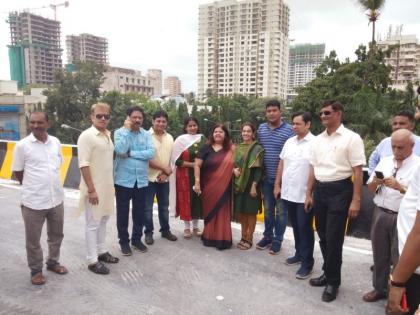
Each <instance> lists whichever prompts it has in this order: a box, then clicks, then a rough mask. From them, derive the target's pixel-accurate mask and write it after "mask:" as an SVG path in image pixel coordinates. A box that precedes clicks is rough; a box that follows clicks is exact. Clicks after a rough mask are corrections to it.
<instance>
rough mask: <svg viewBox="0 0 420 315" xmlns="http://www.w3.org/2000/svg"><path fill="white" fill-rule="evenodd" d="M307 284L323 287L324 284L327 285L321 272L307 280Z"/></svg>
mask: <svg viewBox="0 0 420 315" xmlns="http://www.w3.org/2000/svg"><path fill="white" fill-rule="evenodd" d="M309 284H310V285H311V286H313V287H323V286H324V285H327V278H326V277H325V275H324V274H323V275H322V276H320V277H318V278H312V279H311V280H309Z"/></svg>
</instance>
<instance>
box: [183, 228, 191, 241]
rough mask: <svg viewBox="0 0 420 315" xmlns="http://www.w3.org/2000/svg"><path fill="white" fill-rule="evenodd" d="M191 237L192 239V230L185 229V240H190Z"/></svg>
mask: <svg viewBox="0 0 420 315" xmlns="http://www.w3.org/2000/svg"><path fill="white" fill-rule="evenodd" d="M191 237H192V234H191V230H190V229H185V230H184V238H186V239H190V238H191Z"/></svg>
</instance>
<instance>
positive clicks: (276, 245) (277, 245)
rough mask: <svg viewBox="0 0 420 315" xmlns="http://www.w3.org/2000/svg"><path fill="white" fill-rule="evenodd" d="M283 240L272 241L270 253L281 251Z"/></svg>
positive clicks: (274, 253)
mask: <svg viewBox="0 0 420 315" xmlns="http://www.w3.org/2000/svg"><path fill="white" fill-rule="evenodd" d="M280 248H281V242H280V241H273V242H272V243H271V248H270V252H269V253H270V254H271V255H278V254H279V253H280Z"/></svg>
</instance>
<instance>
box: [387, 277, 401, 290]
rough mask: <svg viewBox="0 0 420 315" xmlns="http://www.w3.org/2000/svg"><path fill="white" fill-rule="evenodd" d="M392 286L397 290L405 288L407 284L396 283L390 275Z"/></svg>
mask: <svg viewBox="0 0 420 315" xmlns="http://www.w3.org/2000/svg"><path fill="white" fill-rule="evenodd" d="M389 280H390V284H391V286H393V287H396V288H405V283H403V282H396V281H394V280H393V278H392V275H389Z"/></svg>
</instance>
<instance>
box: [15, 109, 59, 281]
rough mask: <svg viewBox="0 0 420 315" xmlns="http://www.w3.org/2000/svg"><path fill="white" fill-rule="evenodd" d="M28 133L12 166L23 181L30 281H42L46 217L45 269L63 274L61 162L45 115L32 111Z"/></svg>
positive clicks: (20, 142)
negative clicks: (61, 250)
mask: <svg viewBox="0 0 420 315" xmlns="http://www.w3.org/2000/svg"><path fill="white" fill-rule="evenodd" d="M29 127H30V129H31V134H30V135H29V136H27V137H26V138H24V139H22V140H20V141H19V142H18V143H17V144H16V147H15V150H14V152H13V166H12V170H13V172H14V175H15V177H16V178H17V180H18V181H19V182H20V183H21V184H22V190H21V193H22V201H21V207H22V217H23V221H24V223H25V235H26V254H27V259H28V266H29V268H30V269H31V281H32V283H33V284H35V285H42V284H44V283H45V281H46V279H45V277H44V275H43V274H42V262H43V253H42V248H41V244H40V239H41V234H42V227H43V225H44V222H45V220H47V234H48V257H47V261H46V265H47V269H48V270H51V271H53V272H55V273H58V274H66V273H67V268H66V267H64V266H62V265H60V263H59V262H58V260H59V258H60V246H61V242H62V240H63V237H64V234H63V220H64V207H63V199H64V193H63V187H62V186H61V181H60V167H61V163H62V160H63V158H62V155H61V144H60V141H59V140H58V139H57V138H55V137H53V136H50V135H48V133H47V129H48V128H49V122H48V115H47V114H46V113H44V112H38V111H36V112H33V113H32V114H31V115H30V117H29Z"/></svg>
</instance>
